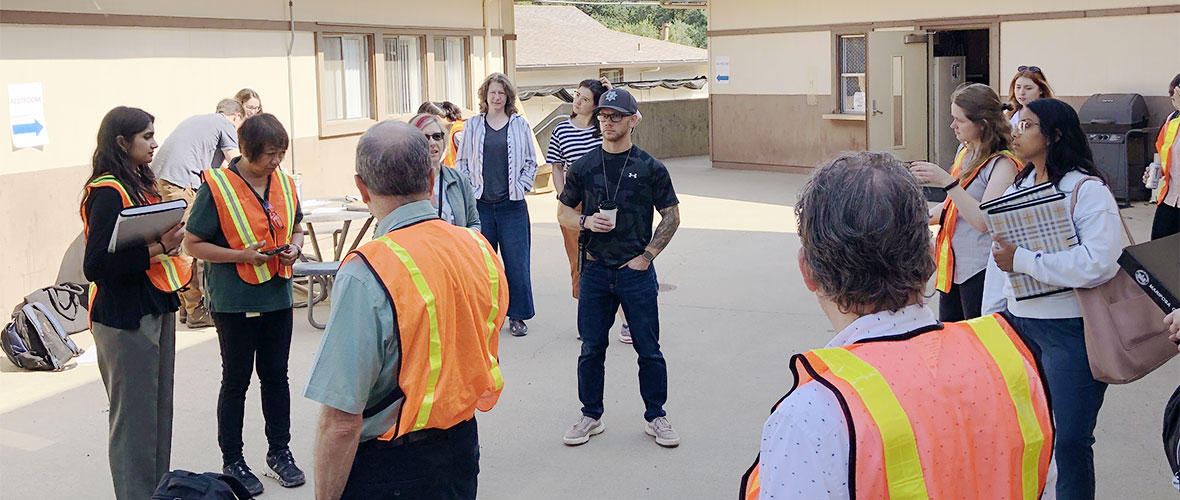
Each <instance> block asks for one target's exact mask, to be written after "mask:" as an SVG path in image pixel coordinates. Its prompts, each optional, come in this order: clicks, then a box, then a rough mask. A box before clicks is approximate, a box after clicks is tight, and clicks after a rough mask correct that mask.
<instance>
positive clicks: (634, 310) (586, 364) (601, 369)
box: [578, 261, 668, 422]
mask: <svg viewBox="0 0 1180 500" xmlns="http://www.w3.org/2000/svg"><path fill="white" fill-rule="evenodd" d="M659 289H660V286H659V283H657V282H656V268H655V266H654V265H653V266H651V267H649V268H648V269H647V270H646V271H636V270H634V269H630V268H623V269H615V268H612V267H608V266H604V265H602V264H599V263H598V262H595V261H586V263H585V265H583V266H582V276H581V279H580V280H579V281H578V333H579V334H581V335H582V354H581V355H579V356H578V399H580V400H581V401H582V414H583V415H585V416H587V417H590V418H593V419H598V418H602V412H603V406H602V386H603V378H604V377H605V375H606V374H605V372H606V348H607V346H608V345H610V329H611V326H614V323H615V311H617V310H618V309H619V305H620V304H622V306H623V314H625V315H626V316H627V324H628V326H630V328H631V339H632V342H633V343H632V346H634V347H635V352H636V354H638V355H639V394H640V396H642V397H643V403H644V405H645V406H646V408H647V410H646V411H644V412H643V418H644V419H646V420H647V421H649V422H650V421H651V420H652V419H654V418H656V417H662V416H664V415H665V413H664V402H665V401H667V400H668V367H667V365H666V364H665V363H664V355H663V354H661V353H660V315H659V308H658V304H657V303H656V296H657V294H658V293H659Z"/></svg>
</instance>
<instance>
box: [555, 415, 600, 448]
mask: <svg viewBox="0 0 1180 500" xmlns="http://www.w3.org/2000/svg"><path fill="white" fill-rule="evenodd" d="M605 430H606V424H604V423H602V420H595V419H593V418H590V417H587V416H585V415H582V416H581V417H578V421H577V422H574V426H573V427H570V430H569V431H566V433H565V437H564V438H562V439H561V441H562V442H564V443H565V444H567V445H569V446H577V445H580V444H585V443H586V441H589V440H590V436H597V435H599V434H602V431H605Z"/></svg>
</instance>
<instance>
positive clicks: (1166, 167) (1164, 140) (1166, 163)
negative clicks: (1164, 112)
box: [1155, 115, 1180, 204]
mask: <svg viewBox="0 0 1180 500" xmlns="http://www.w3.org/2000/svg"><path fill="white" fill-rule="evenodd" d="M1177 131H1180V115H1177V116H1176V117H1175V118H1172V119H1171V120H1168V123H1166V124H1164V126H1163V127H1160V135H1159V137H1157V138H1156V140H1155V150H1156V151H1159V152H1160V165H1162V166H1163V168H1162V169H1160V194H1159V196H1157V197H1156V199H1155V202H1156V203H1157V204H1159V203H1163V202H1164V197H1165V196H1167V195H1168V188H1169V187H1170V186H1168V181H1169V180H1171V179H1170V177H1169V173H1170V172H1171V170H1172V167H1173V165H1172V146H1174V145H1176V132H1177Z"/></svg>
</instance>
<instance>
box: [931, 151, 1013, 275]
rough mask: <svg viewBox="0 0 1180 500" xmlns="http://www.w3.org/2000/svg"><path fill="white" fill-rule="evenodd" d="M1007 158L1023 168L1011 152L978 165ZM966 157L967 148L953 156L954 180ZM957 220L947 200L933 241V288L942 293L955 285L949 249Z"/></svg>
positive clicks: (954, 211)
mask: <svg viewBox="0 0 1180 500" xmlns="http://www.w3.org/2000/svg"><path fill="white" fill-rule="evenodd" d="M1000 155H1003V156H1007V157H1008V158H1011V159H1012V161H1013V162H1015V163H1016V169H1017V170H1020V169H1021V168H1024V164H1023V163H1021V162H1020V160H1019V159H1018V158H1016V155H1014V154H1012V152H1011V151H1008V150H1004V151H1000V152H998V153H995V154H993V155H991V156H989V157H988V159H987V160H984V162H983V163H980V166H982V165H986V164H987V162H989V161H991V160H992V158H995V157H997V156H1000ZM966 156H967V148H959V153H958V154H956V155H955V163H954V165H952V166H951V176H953V177H955V178H956V179H957V178H958V177H959V174H960V173H962V172H963V159H964V158H965V157H966ZM980 170H982V168H977V169H975V171H974V172H972V173H971V175H970V176H968V177H967V180H966V181H965V182H963V188H964V189H966V188H967V185H968V184H971V181H974V180H975V177H977V176H978V175H979V171H980ZM958 219H959V207H957V206H955V203H954V202H953V201H951V199H950V198H947V199H946V201H944V202H943V205H942V217H940V218H939V220H938V224H939V225H940V226H941V227H940V229H939V230H938V237H937V238H936V239H935V240H934V256H935V258H936V259H937V262H938V274H937V276H936V277H935V279H934V288H935V289H936V290H938V291H940V292H942V293H950V291H951V286H952V285H954V284H955V250H954V249H953V248H951V237H953V236H954V235H955V223H956V222H957V221H958Z"/></svg>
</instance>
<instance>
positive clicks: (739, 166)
mask: <svg viewBox="0 0 1180 500" xmlns="http://www.w3.org/2000/svg"><path fill="white" fill-rule="evenodd" d="M713 168H727V169H730V170H757V171H762V172H778V173H780V174H810V173H811V171H813V170H815V167H792V166H790V165H770V164H766V163H744V162H738V161H717V160H713Z"/></svg>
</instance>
